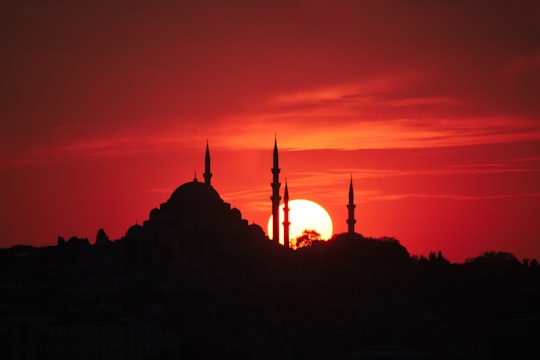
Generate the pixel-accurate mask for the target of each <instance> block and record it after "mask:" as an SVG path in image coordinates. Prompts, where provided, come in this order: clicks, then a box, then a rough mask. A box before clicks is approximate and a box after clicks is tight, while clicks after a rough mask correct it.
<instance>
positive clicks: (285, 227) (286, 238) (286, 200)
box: [283, 180, 291, 249]
mask: <svg viewBox="0 0 540 360" xmlns="http://www.w3.org/2000/svg"><path fill="white" fill-rule="evenodd" d="M283 202H284V207H283V246H285V248H286V249H288V248H289V225H291V223H290V222H289V210H290V209H289V187H288V186H287V180H285V194H284V195H283Z"/></svg>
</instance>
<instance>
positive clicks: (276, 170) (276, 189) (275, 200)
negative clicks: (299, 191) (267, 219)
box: [270, 138, 281, 244]
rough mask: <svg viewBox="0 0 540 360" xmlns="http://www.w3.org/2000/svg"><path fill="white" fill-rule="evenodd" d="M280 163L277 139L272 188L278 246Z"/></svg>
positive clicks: (274, 236) (273, 225) (274, 232)
mask: <svg viewBox="0 0 540 360" xmlns="http://www.w3.org/2000/svg"><path fill="white" fill-rule="evenodd" d="M280 171H281V170H280V168H279V161H278V149H277V139H276V138H274V167H273V168H272V174H273V175H274V181H273V182H272V183H271V184H270V185H271V186H272V196H271V197H270V200H272V237H273V239H272V240H274V241H275V242H276V243H277V244H279V201H280V200H281V196H279V187H280V186H281V184H280V183H279V172H280Z"/></svg>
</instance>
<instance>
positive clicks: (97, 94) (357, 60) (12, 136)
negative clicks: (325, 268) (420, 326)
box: [0, 0, 540, 261]
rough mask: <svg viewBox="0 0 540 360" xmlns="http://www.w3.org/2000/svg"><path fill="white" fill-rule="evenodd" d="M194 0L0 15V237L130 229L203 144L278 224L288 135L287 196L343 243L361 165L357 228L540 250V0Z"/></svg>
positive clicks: (244, 205) (242, 195)
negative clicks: (273, 205) (275, 206)
mask: <svg viewBox="0 0 540 360" xmlns="http://www.w3.org/2000/svg"><path fill="white" fill-rule="evenodd" d="M113 3H114V4H113ZM182 3H183V4H177V2H174V1H153V2H151V4H150V3H148V2H143V1H129V2H111V1H95V0H94V1H91V2H88V3H87V4H84V3H83V2H81V1H75V2H73V1H63V0H58V1H47V2H39V1H24V2H10V3H8V4H5V3H4V4H2V5H0V27H1V31H0V43H1V44H2V45H1V46H2V60H1V65H2V66H1V67H0V76H1V79H2V80H1V81H0V119H1V123H0V184H1V185H2V186H1V187H0V188H1V194H0V195H1V199H2V201H1V203H0V206H1V216H0V218H1V219H2V220H1V223H0V224H1V226H0V246H4V247H5V246H11V245H14V244H21V243H23V244H33V245H45V244H54V243H55V242H56V237H57V236H58V235H63V236H65V237H69V236H72V235H78V236H84V237H89V238H90V239H91V241H93V240H94V239H95V234H96V232H97V230H98V229H99V228H100V227H103V228H104V229H105V231H107V233H108V234H109V235H110V236H111V238H119V237H121V236H122V235H123V234H124V233H125V231H126V230H127V228H128V227H129V226H131V225H132V224H134V223H135V222H136V221H138V222H139V223H140V222H142V221H144V220H145V219H147V217H148V212H149V211H150V210H151V209H152V208H153V207H155V206H159V204H160V203H162V202H165V201H166V200H167V199H168V197H169V196H170V194H171V192H172V191H173V190H174V189H175V188H176V187H177V186H178V185H180V184H182V183H184V182H186V181H190V180H192V178H193V174H194V171H195V170H196V171H197V172H198V174H202V172H203V170H204V169H203V160H204V146H205V143H206V139H208V140H209V142H210V150H211V155H212V172H213V173H214V177H213V179H212V180H213V184H214V186H215V188H216V189H217V190H218V191H219V193H220V194H221V196H222V198H223V199H224V200H225V201H227V202H230V203H231V204H232V205H233V206H236V207H238V208H239V209H240V210H241V211H242V214H243V217H244V218H246V219H248V220H249V221H250V222H251V221H255V222H256V223H258V224H260V225H261V226H263V228H265V225H266V222H267V220H268V216H269V213H270V200H269V196H270V193H271V189H270V185H269V184H270V182H271V172H270V167H271V166H272V146H273V140H274V134H275V133H277V136H278V144H279V147H280V166H281V169H282V172H281V174H282V179H284V178H285V177H287V179H288V181H289V190H290V195H291V198H307V199H310V200H313V201H316V202H318V203H319V204H321V205H322V206H324V207H325V208H326V209H327V210H328V211H329V213H330V215H331V216H332V218H333V221H334V229H335V231H336V232H344V231H346V223H345V218H346V216H347V209H346V207H345V205H346V202H347V191H348V182H349V178H350V175H351V174H352V177H353V181H354V187H355V195H356V203H357V208H356V217H357V219H358V222H357V230H358V231H359V232H361V233H362V234H364V235H367V236H375V237H379V236H394V237H396V238H398V239H399V240H400V241H401V242H402V243H403V245H405V246H406V247H407V248H408V250H409V251H410V252H411V253H413V254H427V253H429V251H431V250H435V251H436V250H439V249H440V250H442V251H443V254H445V256H447V257H448V258H449V259H450V260H452V261H463V260H464V259H466V258H470V257H474V256H477V255H479V254H480V253H482V252H483V251H487V250H500V251H510V252H513V253H514V254H515V255H516V256H518V257H519V258H523V257H536V258H540V222H539V220H538V217H539V214H540V101H539V98H540V22H539V21H538V14H539V13H540V6H539V4H538V2H537V1H524V2H519V1H518V2H516V1H473V2H469V1H451V2H450V1H275V0H273V1H197V2H195V1H193V2H192V1H190V2H182ZM200 177H201V176H200V175H199V178H200Z"/></svg>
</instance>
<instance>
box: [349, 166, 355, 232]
mask: <svg viewBox="0 0 540 360" xmlns="http://www.w3.org/2000/svg"><path fill="white" fill-rule="evenodd" d="M355 207H356V205H354V190H353V186H352V175H351V183H350V185H349V205H347V209H349V218H348V219H347V225H349V231H348V233H349V234H350V235H353V234H354V224H356V219H355V218H354V208H355Z"/></svg>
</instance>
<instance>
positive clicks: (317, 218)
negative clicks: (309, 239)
mask: <svg viewBox="0 0 540 360" xmlns="http://www.w3.org/2000/svg"><path fill="white" fill-rule="evenodd" d="M284 206H285V205H284V204H281V205H280V206H279V242H280V243H281V244H283V208H284ZM289 209H290V210H289V222H290V223H291V225H290V227H289V238H290V239H296V238H297V237H299V236H301V235H302V233H303V232H304V230H315V231H317V232H318V233H319V234H320V235H321V238H322V239H323V240H328V239H330V238H331V237H332V233H333V225H332V219H331V218H330V215H329V214H328V212H327V211H326V210H325V209H324V208H323V207H322V206H321V205H319V204H317V203H316V202H313V201H310V200H305V199H297V200H291V201H289ZM272 221H273V216H272V215H270V219H268V237H269V238H270V239H272V237H273V228H272Z"/></svg>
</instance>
